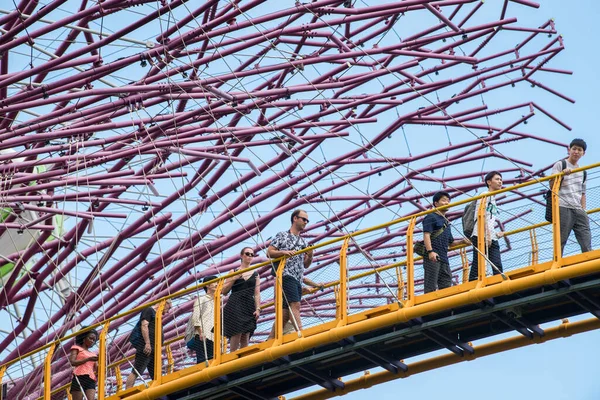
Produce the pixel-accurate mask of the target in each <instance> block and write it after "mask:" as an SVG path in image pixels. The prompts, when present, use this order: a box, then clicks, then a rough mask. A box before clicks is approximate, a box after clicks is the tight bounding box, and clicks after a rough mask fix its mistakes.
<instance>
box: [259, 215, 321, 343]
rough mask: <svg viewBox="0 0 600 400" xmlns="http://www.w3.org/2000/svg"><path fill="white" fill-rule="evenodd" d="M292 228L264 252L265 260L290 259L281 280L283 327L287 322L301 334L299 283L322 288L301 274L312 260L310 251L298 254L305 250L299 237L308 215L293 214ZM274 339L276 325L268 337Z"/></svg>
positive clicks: (276, 238) (279, 236)
mask: <svg viewBox="0 0 600 400" xmlns="http://www.w3.org/2000/svg"><path fill="white" fill-rule="evenodd" d="M290 220H291V223H292V226H291V227H290V229H289V230H287V231H284V232H279V233H278V234H277V235H276V236H275V238H274V239H273V240H272V241H271V244H270V245H269V248H268V249H267V257H270V258H279V257H283V256H287V257H289V258H288V259H287V260H286V262H285V267H284V269H283V278H282V282H281V286H282V287H283V313H282V317H283V325H285V323H286V322H287V321H288V320H289V319H290V317H291V320H292V323H293V324H294V325H295V326H296V327H297V328H298V330H302V321H301V320H300V300H301V298H302V282H304V283H305V284H307V285H309V286H312V287H318V288H322V287H323V285H322V284H320V283H316V282H313V281H312V280H311V279H309V278H306V277H304V270H305V269H306V268H308V267H309V266H310V264H311V263H312V259H313V251H312V250H310V251H308V252H306V253H302V254H297V255H296V253H297V252H298V251H300V250H303V249H305V248H306V247H307V243H306V240H304V238H303V237H301V236H300V233H301V232H302V231H303V230H304V229H305V228H306V225H308V222H309V221H308V214H307V213H306V211H304V210H295V211H294V212H293V213H292V216H291V218H290ZM273 337H275V325H274V324H273V329H272V330H271V333H270V334H269V339H272V338H273Z"/></svg>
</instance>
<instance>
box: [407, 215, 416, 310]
mask: <svg viewBox="0 0 600 400" xmlns="http://www.w3.org/2000/svg"><path fill="white" fill-rule="evenodd" d="M416 224H417V217H412V218H411V219H410V222H409V223H408V228H407V230H406V282H407V284H408V293H407V294H406V303H405V306H407V307H410V306H412V305H413V304H415V254H414V249H413V245H412V243H413V234H414V231H415V225H416Z"/></svg>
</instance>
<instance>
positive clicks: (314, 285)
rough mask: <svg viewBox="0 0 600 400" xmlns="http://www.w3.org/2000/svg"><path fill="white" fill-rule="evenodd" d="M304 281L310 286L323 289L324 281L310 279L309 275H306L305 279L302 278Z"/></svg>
mask: <svg viewBox="0 0 600 400" xmlns="http://www.w3.org/2000/svg"><path fill="white" fill-rule="evenodd" d="M302 282H304V283H305V284H307V285H308V286H312V287H315V288H319V289H323V286H324V285H323V284H322V283H316V282H315V281H313V280H312V279H309V278H307V277H304V279H302Z"/></svg>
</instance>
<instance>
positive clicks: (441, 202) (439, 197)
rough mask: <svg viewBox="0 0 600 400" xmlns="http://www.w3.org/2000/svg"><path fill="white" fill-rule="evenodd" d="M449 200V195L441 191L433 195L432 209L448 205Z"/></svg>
mask: <svg viewBox="0 0 600 400" xmlns="http://www.w3.org/2000/svg"><path fill="white" fill-rule="evenodd" d="M450 200H451V197H450V193H448V192H445V191H443V190H442V191H439V192H437V193H436V194H434V195H433V199H432V202H433V206H434V207H441V206H445V205H447V204H450Z"/></svg>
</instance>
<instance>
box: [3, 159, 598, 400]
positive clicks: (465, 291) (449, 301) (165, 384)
mask: <svg viewBox="0 0 600 400" xmlns="http://www.w3.org/2000/svg"><path fill="white" fill-rule="evenodd" d="M599 166H600V163H598V164H594V165H591V166H588V167H585V168H580V169H577V170H574V171H575V172H577V171H580V170H584V169H591V168H596V167H599ZM561 176H562V174H557V175H553V176H548V177H545V178H542V179H539V180H536V181H530V182H526V183H522V184H519V185H515V186H512V187H508V188H505V189H502V190H499V191H496V192H492V193H489V194H485V195H479V196H475V197H472V198H470V199H466V200H463V201H458V202H455V203H451V204H449V205H447V206H444V207H440V208H438V209H432V210H428V211H423V212H420V213H417V214H414V215H411V216H408V217H403V218H400V219H397V220H394V221H390V222H388V223H385V224H381V225H378V226H375V227H371V228H368V229H363V230H360V231H356V232H353V233H351V234H348V235H344V236H342V237H338V238H334V239H331V240H328V241H325V242H322V243H319V244H317V245H315V246H311V247H308V248H306V249H304V250H301V251H299V252H298V253H300V254H301V253H305V252H308V251H312V250H316V249H320V248H325V247H326V246H330V245H332V244H336V243H339V242H343V243H342V244H341V247H340V250H339V277H338V278H337V279H336V280H334V281H332V282H329V283H327V284H326V285H324V286H325V288H332V289H333V290H334V293H335V299H336V317H335V320H334V321H333V322H334V323H333V324H327V323H325V324H323V325H324V327H323V329H313V330H312V331H311V333H307V332H304V331H303V332H298V337H297V338H291V339H289V338H284V335H283V318H282V311H283V296H282V286H281V279H282V274H283V268H284V265H285V260H286V258H285V257H282V258H280V259H278V260H279V264H278V268H277V271H276V281H275V286H274V288H275V289H274V290H275V293H274V303H270V304H263V305H262V306H261V307H262V308H265V307H270V306H271V305H274V306H275V307H274V309H275V327H274V339H273V340H268V341H267V342H264V343H260V344H255V345H253V346H258V347H259V350H261V351H257V352H254V353H250V352H248V351H247V350H246V349H244V350H243V351H242V350H240V351H239V352H236V353H240V354H241V356H238V355H237V354H235V353H234V354H225V352H224V346H223V345H222V342H221V340H222V322H221V318H220V314H221V313H220V307H221V303H220V298H221V291H222V288H223V284H224V282H225V280H227V279H230V278H231V277H233V276H237V275H241V274H243V273H245V272H248V271H251V270H255V269H258V268H261V267H264V266H267V265H271V262H270V261H267V262H263V263H260V264H257V265H254V266H252V267H250V268H247V269H243V270H240V271H237V272H233V273H230V274H227V275H224V276H222V277H219V278H216V279H215V280H213V281H210V282H205V283H202V284H198V285H195V286H193V287H191V288H188V289H185V290H181V291H179V292H177V293H174V294H171V295H169V296H166V297H164V298H162V299H158V300H155V301H153V302H150V303H147V304H144V305H142V306H139V307H136V308H134V309H132V310H129V311H127V312H124V313H121V314H119V315H116V316H114V317H111V318H109V319H107V320H106V321H103V322H100V323H98V324H95V325H92V326H89V327H87V328H86V329H84V330H82V331H79V332H75V333H72V334H70V335H67V336H65V337H63V338H61V339H60V340H57V341H54V342H51V343H48V344H46V345H45V346H42V347H40V348H39V349H36V350H34V351H31V352H29V353H27V354H25V355H23V356H21V357H19V358H17V359H15V360H12V361H10V362H8V363H6V364H4V365H1V366H0V382H1V379H2V375H3V374H4V373H5V372H6V370H7V368H9V367H10V366H11V365H13V364H15V363H17V362H19V360H22V359H25V358H27V357H31V356H32V355H34V354H36V353H38V352H41V351H45V350H48V353H47V355H46V359H45V363H44V367H43V368H44V386H43V393H44V396H45V398H50V393H51V392H52V390H51V368H50V367H51V361H52V355H53V352H54V350H55V349H56V348H57V346H59V345H60V344H61V343H64V342H65V341H67V340H69V339H72V338H74V337H75V336H76V335H78V334H81V333H83V332H85V331H87V330H91V329H96V328H98V327H100V326H102V330H101V333H100V340H99V360H98V364H99V371H98V399H100V400H103V399H105V398H111V399H113V398H114V399H117V398H120V394H119V393H121V394H123V393H124V392H127V393H126V396H127V398H128V399H131V400H135V399H138V398H140V399H141V398H148V397H149V396H150V395H151V396H153V397H158V396H162V395H164V394H168V393H169V392H171V391H174V390H178V389H182V388H185V387H187V386H186V385H191V384H192V383H194V384H197V383H198V382H202V381H203V380H209V379H214V377H216V376H220V375H223V374H227V373H230V372H233V371H235V370H238V369H240V368H247V367H249V366H253V365H258V364H260V363H263V362H265V361H267V360H272V359H274V358H278V357H281V356H284V355H287V354H292V353H294V352H297V351H301V350H303V349H306V348H310V347H314V346H316V345H319V344H324V343H329V342H332V341H335V340H338V339H340V338H343V337H348V336H351V335H354V334H358V333H361V332H367V331H369V330H372V329H374V328H376V327H380V326H386V324H387V325H392V324H395V323H398V322H400V321H407V320H410V319H412V318H416V317H418V316H421V315H425V314H428V313H431V312H436V311H441V310H443V309H447V308H450V307H456V306H458V305H463V304H469V303H473V302H476V301H480V300H481V299H485V298H488V297H493V296H497V295H498V294H508V293H514V292H515V291H518V290H523V289H525V288H529V287H535V286H536V285H537V286H539V285H542V284H546V283H548V282H549V281H557V280H560V279H564V277H566V276H568V277H572V276H580V275H583V274H586V273H589V272H590V271H591V270H592V269H593V268H597V267H596V266H595V264H594V265H590V264H589V263H586V262H581V263H580V264H578V265H576V266H571V267H570V268H569V270H567V269H566V268H560V267H562V265H561V261H562V255H561V240H560V226H559V220H560V219H559V218H560V216H559V212H560V210H559V199H558V195H557V190H558V188H559V185H560V178H561ZM554 178H558V179H555V181H554V185H553V199H554V201H553V222H552V223H548V222H544V223H540V224H536V225H531V226H529V227H524V228H519V229H516V230H513V231H509V232H506V233H505V235H506V236H510V235H513V234H517V233H520V232H526V231H530V232H532V233H531V234H530V237H531V248H532V250H531V259H530V260H531V264H532V265H535V266H536V268H538V270H539V271H541V270H544V271H546V270H549V269H551V270H552V271H553V273H552V274H532V275H525V276H523V275H522V274H521V275H519V276H518V277H515V278H514V279H512V278H511V277H510V274H507V275H508V276H503V279H499V278H498V279H497V278H496V277H494V278H492V277H487V276H486V268H485V265H486V260H485V257H484V253H485V247H486V246H485V235H484V231H483V229H484V224H478V229H479V231H478V234H477V236H478V243H477V246H478V254H477V257H479V260H478V261H479V270H478V274H479V276H478V280H477V281H476V282H471V283H469V282H467V276H468V261H467V255H466V251H465V250H464V248H465V247H467V246H470V245H460V246H457V247H456V248H454V249H458V250H460V252H459V254H460V257H461V263H462V264H461V265H462V280H463V284H462V285H461V288H460V290H458V291H455V292H453V293H452V294H451V295H449V296H447V297H445V298H443V297H442V298H438V299H431V301H424V302H421V301H417V298H416V296H415V261H418V260H420V257H415V255H414V254H413V247H412V243H413V238H414V229H415V226H416V222H417V219H418V218H420V217H423V216H425V215H427V214H429V213H432V212H436V211H438V210H443V209H447V208H451V207H456V206H459V205H463V204H465V203H468V202H471V201H474V200H478V199H484V198H486V197H488V196H492V195H498V194H501V193H504V192H509V191H512V190H518V189H520V188H523V187H527V186H531V185H534V184H537V183H540V182H547V181H549V180H551V179H554ZM485 204H486V200H483V201H481V206H480V207H479V209H478V210H477V213H478V217H479V218H480V220H482V219H483V217H484V215H485ZM598 211H600V209H594V210H590V211H589V213H594V212H598ZM403 222H408V228H407V231H406V243H407V246H406V260H404V261H401V262H394V263H392V264H388V265H384V266H381V267H377V268H373V269H372V270H369V271H366V272H363V273H358V274H355V275H353V276H349V274H348V267H347V258H348V255H347V252H348V248H349V246H350V245H351V243H353V242H354V240H355V238H357V237H360V236H362V235H365V234H367V233H371V232H374V231H376V230H379V229H383V228H387V227H389V226H392V225H395V224H399V223H403ZM548 225H550V226H552V230H553V235H552V240H553V258H552V262H551V265H549V266H548V265H545V264H538V251H539V250H538V245H537V236H536V234H535V229H537V228H540V227H544V226H548ZM357 247H358V246H357ZM403 266H406V280H405V281H404V280H403V274H402V271H401V269H400V267H403ZM392 268H395V269H396V276H397V293H398V300H399V301H398V302H397V303H395V304H391V305H388V306H387V307H382V308H381V310H379V311H378V312H377V313H376V314H374V313H373V312H372V310H367V311H365V312H363V313H362V314H364V315H366V316H369V318H364V315H361V314H355V315H352V318H351V317H350V316H349V315H348V290H349V283H350V282H352V281H355V280H357V279H361V278H363V277H366V276H369V275H373V274H377V273H380V272H382V271H385V270H389V269H392ZM515 276H516V275H515ZM212 283H217V284H218V285H217V289H216V292H215V295H214V301H215V321H214V322H215V328H214V357H213V360H212V362H211V363H210V364H209V366H205V365H196V366H192V367H188V368H186V369H185V370H181V371H174V368H173V365H174V359H173V355H172V352H171V349H170V347H168V346H169V345H170V344H171V343H174V342H176V341H179V340H181V336H178V337H177V338H175V339H172V340H170V341H169V342H168V343H167V344H166V345H165V346H167V350H166V354H167V359H168V367H167V371H168V375H169V379H163V378H164V377H163V372H162V346H163V344H162V343H161V341H160V340H158V338H160V337H161V335H162V332H161V329H162V323H161V321H162V316H163V315H162V314H163V309H164V306H165V303H166V301H167V300H170V299H173V298H180V297H183V296H186V295H188V294H190V293H192V292H195V291H198V290H199V289H200V288H202V287H204V286H207V285H209V284H212ZM314 291H315V290H313V291H312V292H314ZM424 297H426V296H424ZM403 300H404V301H403ZM154 305H158V307H157V310H156V323H155V329H156V331H155V338H157V340H155V343H154V346H155V349H154V357H155V359H154V362H155V376H154V381H153V382H152V383H151V384H150V386H149V387H147V388H145V389H139V388H138V389H137V392H139V391H140V390H141V391H148V392H147V393H144V394H143V397H138V396H140V395H141V394H140V393H134V392H131V391H121V390H119V389H120V388H121V386H122V377H121V372H120V366H121V365H122V364H123V363H125V362H127V361H128V360H131V359H132V358H133V356H130V357H127V358H124V359H122V360H118V361H116V362H113V363H111V364H109V365H107V360H106V355H107V353H106V349H107V343H106V335H107V333H108V329H109V326H110V324H111V322H113V321H115V320H117V319H121V318H124V317H126V316H129V315H131V314H133V313H139V312H140V311H142V310H143V309H144V308H146V307H149V306H154ZM373 315H376V316H377V318H372V316H373ZM325 325H326V326H325ZM317 328H319V327H317ZM113 368H114V369H115V377H116V384H117V387H118V389H117V392H116V394H113V395H111V396H109V395H107V394H106V393H105V387H106V376H107V375H106V372H107V370H110V369H113Z"/></svg>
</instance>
